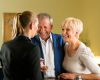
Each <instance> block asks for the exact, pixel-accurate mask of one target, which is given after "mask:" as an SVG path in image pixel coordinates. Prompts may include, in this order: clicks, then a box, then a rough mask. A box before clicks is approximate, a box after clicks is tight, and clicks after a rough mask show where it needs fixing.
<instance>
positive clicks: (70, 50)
mask: <svg viewBox="0 0 100 80" xmlns="http://www.w3.org/2000/svg"><path fill="white" fill-rule="evenodd" d="M61 27H62V36H63V39H64V41H65V42H66V45H65V57H64V61H63V67H64V69H65V70H66V71H68V72H70V73H82V74H90V73H96V74H97V73H100V67H99V66H98V65H97V64H96V63H95V60H94V55H93V53H92V52H91V50H90V48H89V47H87V46H86V45H85V44H84V43H83V42H81V41H80V40H79V36H80V34H81V33H82V31H83V23H82V21H81V20H80V19H77V18H74V17H69V18H66V19H65V20H64V22H63V23H62V26H61ZM69 76H71V75H69ZM61 77H62V78H65V79H66V77H68V76H66V73H62V74H61ZM72 77H73V75H72Z"/></svg>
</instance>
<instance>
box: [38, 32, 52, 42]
mask: <svg viewBox="0 0 100 80" xmlns="http://www.w3.org/2000/svg"><path fill="white" fill-rule="evenodd" d="M39 38H40V41H41V42H45V41H44V40H43V39H42V38H41V37H40V36H39ZM48 40H50V41H51V42H52V43H53V39H52V34H51V33H50V38H49V39H48Z"/></svg>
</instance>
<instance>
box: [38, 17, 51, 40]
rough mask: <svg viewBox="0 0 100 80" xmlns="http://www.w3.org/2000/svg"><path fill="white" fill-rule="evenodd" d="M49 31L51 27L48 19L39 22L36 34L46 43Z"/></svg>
mask: <svg viewBox="0 0 100 80" xmlns="http://www.w3.org/2000/svg"><path fill="white" fill-rule="evenodd" d="M51 30H52V26H51V23H50V20H49V18H45V19H43V20H41V21H39V27H38V34H39V36H40V37H41V38H42V39H43V40H45V41H46V40H47V39H48V38H49V37H50V33H51Z"/></svg>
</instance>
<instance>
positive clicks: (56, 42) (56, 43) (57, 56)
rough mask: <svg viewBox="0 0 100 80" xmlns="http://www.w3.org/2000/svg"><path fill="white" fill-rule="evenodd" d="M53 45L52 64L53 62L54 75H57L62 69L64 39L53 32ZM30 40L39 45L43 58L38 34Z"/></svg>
mask: <svg viewBox="0 0 100 80" xmlns="http://www.w3.org/2000/svg"><path fill="white" fill-rule="evenodd" d="M52 39H53V47H54V64H55V75H56V76H57V75H59V74H60V73H61V72H62V71H63V68H62V62H63V58H64V41H63V39H62V36H61V35H59V34H53V33H52ZM32 42H33V43H34V44H36V45H38V46H39V47H40V51H41V57H42V58H44V55H43V51H42V46H41V42H40V39H39V35H37V36H35V37H34V38H32Z"/></svg>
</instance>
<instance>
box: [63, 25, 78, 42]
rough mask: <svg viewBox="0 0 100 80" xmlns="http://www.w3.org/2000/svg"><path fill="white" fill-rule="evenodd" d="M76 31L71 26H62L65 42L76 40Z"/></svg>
mask: <svg viewBox="0 0 100 80" xmlns="http://www.w3.org/2000/svg"><path fill="white" fill-rule="evenodd" d="M75 35H76V32H75V31H74V30H73V29H72V28H70V27H67V26H66V27H65V26H63V27H62V36H63V39H64V41H65V42H71V41H72V40H74V39H75V38H76V37H75Z"/></svg>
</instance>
